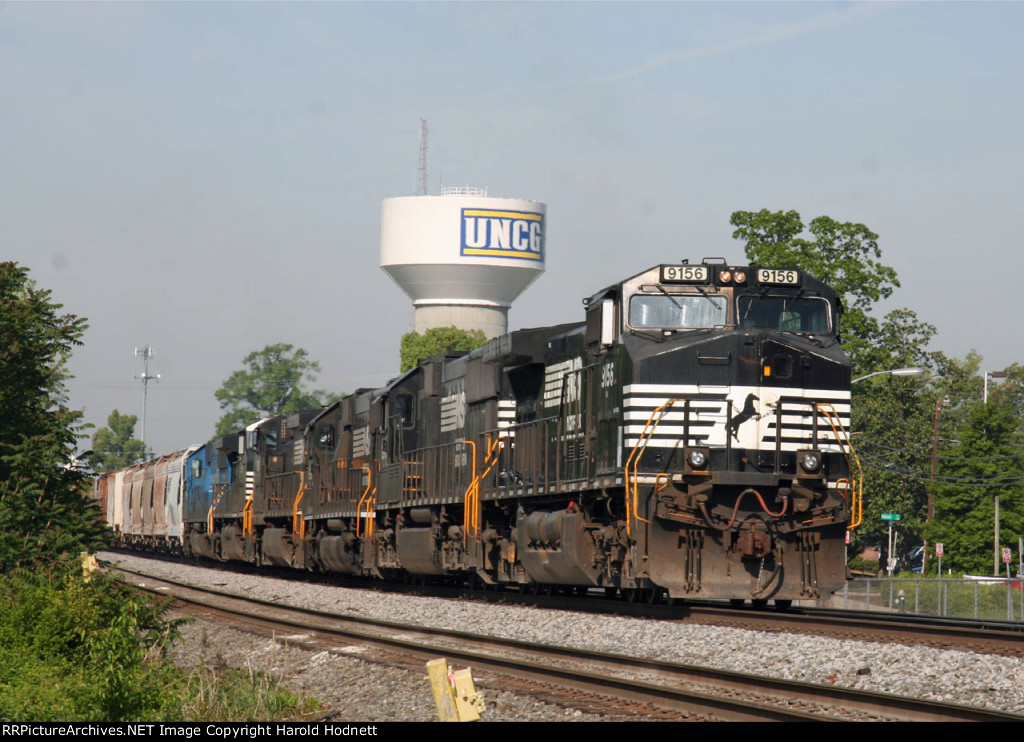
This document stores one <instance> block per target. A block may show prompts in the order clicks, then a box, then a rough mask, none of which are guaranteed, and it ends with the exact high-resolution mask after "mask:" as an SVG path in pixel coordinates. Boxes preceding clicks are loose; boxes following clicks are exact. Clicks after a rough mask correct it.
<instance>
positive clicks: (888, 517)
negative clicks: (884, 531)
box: [882, 513, 900, 520]
mask: <svg viewBox="0 0 1024 742" xmlns="http://www.w3.org/2000/svg"><path fill="white" fill-rule="evenodd" d="M899 519H900V514H899V513H882V520H899Z"/></svg>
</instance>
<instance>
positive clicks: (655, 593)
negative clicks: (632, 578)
mask: <svg viewBox="0 0 1024 742" xmlns="http://www.w3.org/2000/svg"><path fill="white" fill-rule="evenodd" d="M644 597H645V598H646V599H647V604H648V605H658V604H659V603H661V588H660V587H650V588H647V589H646V590H644Z"/></svg>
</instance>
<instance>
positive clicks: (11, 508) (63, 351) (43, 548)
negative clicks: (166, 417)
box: [0, 262, 103, 572]
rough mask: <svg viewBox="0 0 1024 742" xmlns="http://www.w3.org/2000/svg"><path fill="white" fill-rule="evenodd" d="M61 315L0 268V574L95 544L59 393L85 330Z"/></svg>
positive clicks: (13, 270)
mask: <svg viewBox="0 0 1024 742" xmlns="http://www.w3.org/2000/svg"><path fill="white" fill-rule="evenodd" d="M61 309H62V306H61V305H60V304H55V303H54V302H53V301H52V300H51V295H50V292H49V291H45V290H41V289H39V288H37V287H36V285H35V282H34V281H32V279H31V278H29V271H28V269H27V268H25V267H23V266H19V265H17V264H16V263H10V262H6V263H0V378H2V379H3V382H2V383H0V572H5V571H8V570H10V569H11V568H13V567H16V566H18V565H27V564H31V563H38V562H49V561H52V560H53V559H55V558H56V557H57V555H59V554H61V553H64V552H69V551H70V552H77V551H80V550H83V549H92V548H95V547H97V546H98V545H99V544H100V543H101V541H102V534H103V527H102V524H101V522H100V520H99V513H98V511H97V508H96V506H95V503H94V502H93V500H92V499H91V498H90V497H89V496H88V494H87V492H88V489H89V480H88V476H87V475H86V473H85V472H84V471H82V470H81V469H80V468H79V467H78V466H77V462H76V461H75V458H74V451H75V447H76V445H77V442H78V438H79V437H80V434H81V432H82V430H83V425H82V422H81V420H82V413H81V412H78V411H74V410H70V409H68V407H67V390H66V388H65V383H66V381H67V380H68V378H69V374H68V371H67V361H68V359H69V358H70V355H71V351H72V349H73V348H74V347H75V346H78V345H81V338H82V334H83V333H84V332H85V328H86V323H85V320H84V319H82V318H80V317H76V316H75V315H73V314H62V313H61V312H60V310H61Z"/></svg>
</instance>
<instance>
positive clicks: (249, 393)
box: [216, 343, 336, 435]
mask: <svg viewBox="0 0 1024 742" xmlns="http://www.w3.org/2000/svg"><path fill="white" fill-rule="evenodd" d="M242 363H244V364H246V365H247V366H248V369H245V370H239V371H235V372H234V373H233V374H231V376H230V377H228V379H227V381H225V382H224V384H223V385H221V387H220V389H218V390H217V391H216V397H217V401H218V402H220V407H221V409H222V410H226V412H225V413H224V415H223V416H222V417H221V419H220V421H219V422H218V423H217V435H228V434H230V433H233V432H235V431H237V430H241V429H242V428H244V427H245V426H247V425H250V424H252V423H254V422H256V421H258V420H259V419H260V418H262V417H265V416H274V415H280V414H282V413H286V412H301V411H302V410H311V409H315V408H317V407H320V406H321V404H323V403H327V402H330V401H331V400H332V399H336V397H332V396H331V395H328V394H327V392H324V391H322V390H317V391H307V390H306V388H305V386H306V382H307V381H314V380H315V379H316V374H317V373H319V372H320V364H319V363H317V362H316V361H312V360H310V358H309V353H307V352H306V351H305V350H303V349H302V348H293V347H292V346H291V345H289V344H287V343H278V344H277V345H268V346H267V347H265V348H264V349H263V350H257V351H253V352H252V353H250V354H249V355H247V356H246V357H245V358H244V359H243V360H242Z"/></svg>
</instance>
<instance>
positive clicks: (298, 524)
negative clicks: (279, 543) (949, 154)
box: [292, 471, 306, 538]
mask: <svg viewBox="0 0 1024 742" xmlns="http://www.w3.org/2000/svg"><path fill="white" fill-rule="evenodd" d="M305 495H306V472H304V471H300V472H299V491H298V492H297V493H296V494H295V502H294V503H293V504H292V534H293V535H297V536H298V537H299V538H306V521H305V520H303V518H302V511H301V510H299V503H300V502H302V498H303V497H305Z"/></svg>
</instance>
